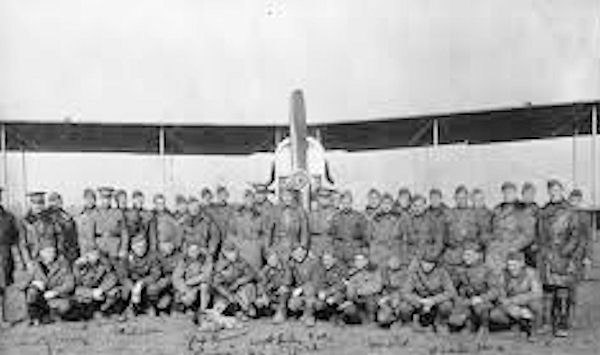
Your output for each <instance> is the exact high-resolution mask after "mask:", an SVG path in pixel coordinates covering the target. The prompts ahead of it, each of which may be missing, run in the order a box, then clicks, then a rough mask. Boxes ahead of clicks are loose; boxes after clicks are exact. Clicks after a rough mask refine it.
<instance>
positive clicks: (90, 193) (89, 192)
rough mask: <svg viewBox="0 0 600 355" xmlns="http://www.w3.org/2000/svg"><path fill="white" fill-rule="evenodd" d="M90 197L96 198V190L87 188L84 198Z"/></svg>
mask: <svg viewBox="0 0 600 355" xmlns="http://www.w3.org/2000/svg"><path fill="white" fill-rule="evenodd" d="M88 197H92V198H94V199H95V198H96V193H95V192H94V189H91V188H89V187H88V188H86V189H85V190H83V198H88Z"/></svg>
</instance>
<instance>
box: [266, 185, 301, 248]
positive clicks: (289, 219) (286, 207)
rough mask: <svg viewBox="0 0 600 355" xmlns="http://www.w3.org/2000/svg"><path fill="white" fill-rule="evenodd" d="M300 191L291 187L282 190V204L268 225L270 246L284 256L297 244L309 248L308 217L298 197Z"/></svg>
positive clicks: (274, 212) (276, 209)
mask: <svg viewBox="0 0 600 355" xmlns="http://www.w3.org/2000/svg"><path fill="white" fill-rule="evenodd" d="M297 193H298V191H296V190H293V189H292V188H291V187H288V188H285V189H284V190H283V191H282V192H281V204H280V205H279V206H277V207H276V208H275V209H274V210H273V214H272V216H271V221H270V225H267V227H266V233H267V238H268V246H269V248H275V249H277V251H278V252H279V254H280V255H281V256H282V257H283V258H287V257H289V255H290V253H291V251H292V250H293V249H294V248H296V247H297V246H302V247H303V248H305V249H307V250H308V247H309V242H310V236H309V234H308V217H307V215H306V212H305V211H304V209H303V208H302V206H300V204H299V203H298V199H297Z"/></svg>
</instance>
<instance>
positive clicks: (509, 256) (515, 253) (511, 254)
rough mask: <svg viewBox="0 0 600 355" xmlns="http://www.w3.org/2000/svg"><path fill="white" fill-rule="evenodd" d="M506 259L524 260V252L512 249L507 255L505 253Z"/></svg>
mask: <svg viewBox="0 0 600 355" xmlns="http://www.w3.org/2000/svg"><path fill="white" fill-rule="evenodd" d="M506 260H507V261H508V260H514V261H522V262H524V261H525V254H523V253H522V252H520V251H517V250H513V251H510V252H509V253H508V254H507V255H506Z"/></svg>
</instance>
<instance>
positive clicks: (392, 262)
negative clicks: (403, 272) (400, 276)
mask: <svg viewBox="0 0 600 355" xmlns="http://www.w3.org/2000/svg"><path fill="white" fill-rule="evenodd" d="M387 265H388V267H389V268H390V269H392V270H398V269H400V266H401V265H400V258H398V257H395V256H394V257H391V258H390V259H389V260H388V262H387Z"/></svg>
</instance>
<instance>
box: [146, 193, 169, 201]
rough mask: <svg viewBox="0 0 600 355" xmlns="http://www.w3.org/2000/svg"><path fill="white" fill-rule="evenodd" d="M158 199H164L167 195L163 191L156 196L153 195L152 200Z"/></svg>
mask: <svg viewBox="0 0 600 355" xmlns="http://www.w3.org/2000/svg"><path fill="white" fill-rule="evenodd" d="M142 196H144V195H142ZM158 199H161V200H164V199H165V195H163V194H162V193H160V192H159V193H157V194H154V196H152V201H156V200H158Z"/></svg>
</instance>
